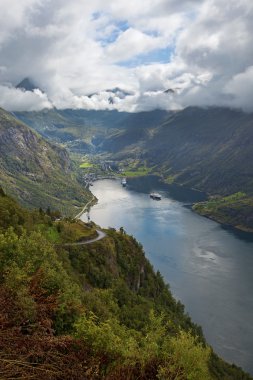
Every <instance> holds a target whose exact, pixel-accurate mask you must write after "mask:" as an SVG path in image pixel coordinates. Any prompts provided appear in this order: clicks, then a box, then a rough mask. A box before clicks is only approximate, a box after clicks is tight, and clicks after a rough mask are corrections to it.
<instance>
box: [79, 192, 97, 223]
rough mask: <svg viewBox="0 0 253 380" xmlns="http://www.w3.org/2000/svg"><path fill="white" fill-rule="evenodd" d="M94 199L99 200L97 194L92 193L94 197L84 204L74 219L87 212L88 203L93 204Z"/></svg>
mask: <svg viewBox="0 0 253 380" xmlns="http://www.w3.org/2000/svg"><path fill="white" fill-rule="evenodd" d="M91 194H92V193H91ZM94 200H95V201H97V198H96V197H95V195H93V194H92V199H91V200H90V201H89V202H87V203H86V204H85V205H84V207H83V208H82V210H81V211H80V212H79V213H78V214H77V215H76V216H75V217H74V219H80V217H81V216H82V215H83V214H84V213H85V210H86V209H87V207H88V205H89V204H92V202H93V201H94Z"/></svg>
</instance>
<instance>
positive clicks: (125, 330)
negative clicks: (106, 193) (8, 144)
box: [0, 190, 250, 380]
mask: <svg viewBox="0 0 253 380" xmlns="http://www.w3.org/2000/svg"><path fill="white" fill-rule="evenodd" d="M54 220H55V215H54V214H53V213H50V212H48V213H44V212H43V211H41V210H40V211H36V210H34V211H32V212H31V211H28V210H25V209H23V208H22V207H21V206H19V205H18V204H17V203H16V202H15V201H13V200H12V199H11V198H9V197H7V196H6V195H5V194H4V192H3V191H2V190H1V191H0V302H1V310H0V321H1V332H0V373H1V378H3V379H14V378H15V379H17V378H19V379H21V378H22V379H32V378H33V379H41V380H43V379H45V380H46V379H49V380H50V379H73V380H75V379H76V380H79V379H87V380H89V379H92V380H93V379H108V380H109V379H115V380H116V379H122V380H136V379H142V380H144V379H150V380H151V379H152V380H153V379H159V380H165V379H166V380H170V379H171V380H172V379H173V380H175V379H182V380H184V379H191V380H203V379H205V380H208V379H213V380H214V379H217V380H218V379H219V380H220V379H225V380H230V379H231V380H232V379H235V380H240V379H241V380H242V379H244V380H250V376H249V375H247V374H245V373H244V372H242V371H241V370H240V369H239V368H237V367H236V366H234V365H233V366H231V365H229V364H226V363H225V362H223V361H222V360H221V359H219V358H218V357H217V356H216V355H215V354H214V353H213V352H212V350H211V348H210V347H208V346H207V345H206V343H205V341H204V338H203V336H202V333H201V329H200V328H199V327H198V326H196V325H194V324H193V323H192V322H191V320H190V318H189V316H187V315H186V314H185V313H184V308H183V305H182V304H181V303H180V302H177V301H175V299H174V298H173V297H172V295H171V292H170V290H169V288H168V286H167V285H165V283H164V281H163V279H162V277H161V275H160V274H159V272H158V273H155V272H154V270H153V268H152V266H151V265H150V263H149V262H148V261H147V259H146V258H145V255H144V252H143V250H142V247H141V246H140V244H139V243H138V242H137V241H136V240H135V239H134V238H133V237H132V236H128V235H126V234H125V232H124V230H123V229H120V231H115V230H114V229H110V230H107V231H106V234H107V236H106V237H105V238H104V239H102V240H100V241H98V242H96V243H93V244H89V245H82V246H80V245H73V242H75V241H79V242H80V240H81V241H82V240H83V239H86V240H87V239H88V238H89V237H92V236H94V232H95V226H94V225H88V224H84V223H81V222H77V221H74V220H71V219H62V220H60V221H54ZM66 243H68V244H69V243H72V245H66Z"/></svg>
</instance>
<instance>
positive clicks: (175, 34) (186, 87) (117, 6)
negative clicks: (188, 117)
mask: <svg viewBox="0 0 253 380" xmlns="http://www.w3.org/2000/svg"><path fill="white" fill-rule="evenodd" d="M0 7H1V8H0V10H1V12H0V21H1V22H0V106H1V107H3V108H5V109H8V110H11V111H22V110H40V109H43V108H52V107H57V108H59V109H64V108H74V109H75V108H84V109H94V110H99V109H118V110H120V111H130V112H136V111H143V110H151V109H155V108H162V109H180V108H184V107H186V106H189V105H198V106H208V105H219V106H228V107H238V108H242V109H244V110H246V111H249V110H250V111H252V110H253V104H252V99H253V96H252V95H253V41H252V40H253V38H252V36H253V23H252V19H253V3H252V2H250V1H248V0H240V1H238V0H230V1H226V0H182V1H180V2H178V1H175V0H152V1H151V0H146V1H145V6H144V5H143V1H142V0H128V1H125V0H120V1H118V0H110V1H109V2H105V1H102V0H93V1H92V2H88V1H83V0H73V1H71V2H69V1H67V0H54V1H53V0H46V1H41V0H19V1H18V2H17V1H15V0H8V2H7V0H0ZM24 78H30V80H31V81H32V82H34V83H36V84H37V85H38V89H34V90H26V89H24V88H16V85H17V84H18V83H20V82H21V81H22V80H23V79H24ZM114 88H120V89H121V91H122V93H125V94H126V96H118V93H117V92H116V91H110V90H109V89H114ZM41 89H42V90H43V91H42V90H41ZM168 89H172V90H173V91H169V92H168V91H166V90H168ZM91 94H92V96H91Z"/></svg>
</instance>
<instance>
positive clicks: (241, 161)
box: [16, 107, 253, 231]
mask: <svg viewBox="0 0 253 380" xmlns="http://www.w3.org/2000/svg"><path fill="white" fill-rule="evenodd" d="M16 116H17V117H18V118H20V119H21V120H23V121H25V122H27V123H28V124H29V125H30V126H31V127H32V128H34V129H36V130H37V131H39V132H40V133H41V134H42V135H44V136H45V137H46V138H50V139H53V141H58V142H60V143H61V144H63V145H65V146H66V147H67V148H68V149H69V150H70V151H71V152H72V153H73V154H75V155H76V154H77V156H76V158H77V161H78V162H79V164H80V162H82V161H80V159H81V157H82V156H83V155H85V154H88V155H91V157H95V161H97V162H98V163H100V162H101V161H102V162H104V161H109V162H114V164H115V166H116V167H117V168H118V169H120V170H121V171H120V173H124V175H125V176H129V177H132V176H141V175H148V174H154V175H158V176H160V177H161V178H162V180H163V181H164V182H165V183H176V184H179V185H183V186H185V187H187V188H195V189H198V190H200V191H203V192H205V193H207V194H208V195H209V196H210V199H216V200H217V201H218V200H219V199H220V200H221V201H222V199H223V197H228V196H232V197H233V202H230V204H229V207H228V205H227V204H226V206H225V204H224V202H223V203H222V202H221V201H219V202H218V203H217V204H216V206H215V207H214V203H212V205H213V207H211V208H210V203H209V204H208V205H207V206H204V205H203V206H198V207H197V206H196V207H194V210H195V211H197V212H200V213H201V214H203V215H205V216H208V217H211V218H213V219H215V220H217V221H219V222H221V223H224V224H230V225H232V226H235V227H236V228H240V229H243V230H247V231H253V208H252V203H253V190H252V189H253V167H252V165H251V162H252V160H253V148H252V144H253V143H252V141H253V116H252V114H250V113H244V112H242V111H239V110H232V109H228V108H218V107H210V108H198V107H188V108H186V109H184V110H182V111H170V112H166V111H159V110H156V111H150V112H140V113H136V114H130V113H126V112H122V113H121V112H117V111H85V110H65V111H56V110H53V111H51V110H49V111H42V112H38V113H36V112H35V113H27V112H26V113H24V112H23V113H16ZM86 165H87V163H86ZM84 169H85V168H84ZM116 171H117V170H116ZM238 192H242V193H244V194H245V196H244V199H243V201H242V199H241V200H239V199H238V198H236V196H234V195H233V194H237V193H238ZM221 203H222V204H221ZM221 206H225V207H221Z"/></svg>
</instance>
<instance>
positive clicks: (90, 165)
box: [79, 162, 94, 169]
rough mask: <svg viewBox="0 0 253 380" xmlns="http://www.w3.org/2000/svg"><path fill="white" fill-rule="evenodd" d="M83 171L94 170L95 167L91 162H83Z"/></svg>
mask: <svg viewBox="0 0 253 380" xmlns="http://www.w3.org/2000/svg"><path fill="white" fill-rule="evenodd" d="M79 167H80V168H81V169H88V168H93V167H94V165H93V164H92V163H91V162H83V163H82V164H81V165H80V166H79Z"/></svg>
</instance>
